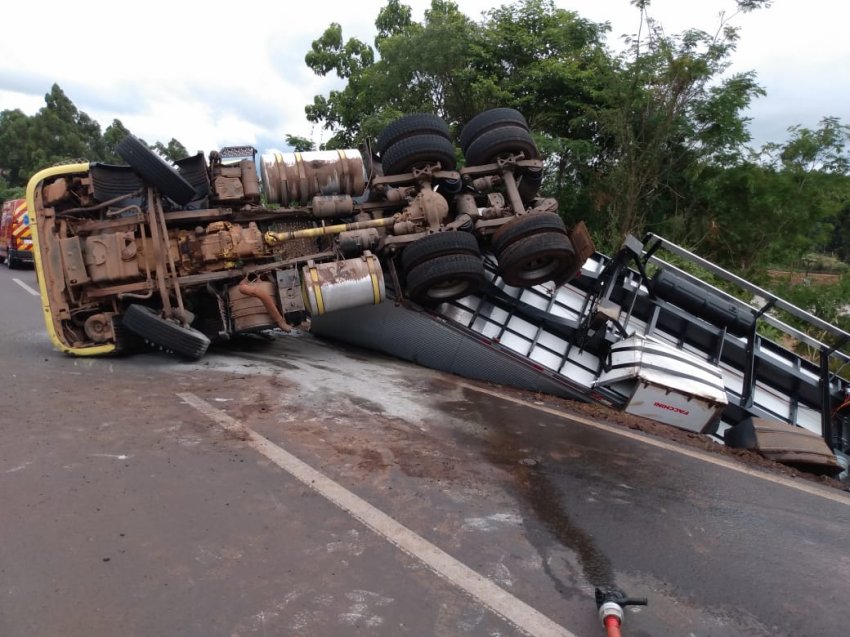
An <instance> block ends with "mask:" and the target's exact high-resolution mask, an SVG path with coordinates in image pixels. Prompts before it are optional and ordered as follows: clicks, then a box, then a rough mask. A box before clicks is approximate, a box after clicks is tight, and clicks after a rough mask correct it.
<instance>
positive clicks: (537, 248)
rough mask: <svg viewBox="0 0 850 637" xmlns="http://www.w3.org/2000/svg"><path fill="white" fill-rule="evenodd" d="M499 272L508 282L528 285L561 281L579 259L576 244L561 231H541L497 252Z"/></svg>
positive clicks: (515, 285) (516, 285)
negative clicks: (574, 245) (577, 258)
mask: <svg viewBox="0 0 850 637" xmlns="http://www.w3.org/2000/svg"><path fill="white" fill-rule="evenodd" d="M496 258H497V259H498V261H499V274H500V275H501V277H502V279H504V281H505V283H507V284H508V285H512V286H514V287H518V288H528V287H532V286H534V285H538V284H540V283H543V282H545V281H552V280H558V279H560V278H562V277H563V276H564V275H566V274H567V272H569V271H570V270H571V269H572V267H573V265H574V263H575V260H576V255H575V250H574V249H573V244H572V243H571V242H570V239H569V237H567V235H565V234H563V233H560V232H542V233H540V234H535V235H532V236H530V237H525V238H523V239H518V240H517V241H515V242H514V243H512V244H511V245H509V246H508V247H506V248H505V249H504V250H502V251H501V252H500V253H498V254H497V255H496Z"/></svg>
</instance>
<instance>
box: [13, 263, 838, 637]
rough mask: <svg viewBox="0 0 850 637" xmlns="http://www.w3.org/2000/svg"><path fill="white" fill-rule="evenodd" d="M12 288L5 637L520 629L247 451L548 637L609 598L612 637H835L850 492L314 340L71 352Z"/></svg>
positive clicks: (582, 626) (21, 276)
mask: <svg viewBox="0 0 850 637" xmlns="http://www.w3.org/2000/svg"><path fill="white" fill-rule="evenodd" d="M13 278H17V279H18V280H19V281H21V282H22V283H25V284H28V285H30V286H34V285H35V282H34V276H33V273H32V272H31V271H13V272H8V271H7V270H5V268H3V269H0V298H2V299H3V300H2V301H1V302H0V351H2V354H1V355H0V366H1V367H0V369H2V372H0V373H2V376H0V378H2V385H0V405H2V414H3V415H2V420H0V422H2V428H0V435H2V439H0V506H2V508H0V635H3V636H4V637H5V636H7V635H9V636H17V635H63V636H68V635H71V636H73V635H81V636H82V635H86V636H97V635H116V634H120V635H227V636H241V635H255V634H256V635H295V634H297V635H351V634H362V635H398V634H408V635H516V634H523V632H522V630H521V629H520V628H519V627H518V626H517V625H516V624H515V623H511V622H510V621H506V620H505V619H504V618H503V617H501V616H499V615H498V614H497V613H496V612H494V611H493V610H492V607H491V606H488V605H487V604H486V603H481V601H480V600H479V599H477V598H475V597H472V596H470V595H469V594H468V593H467V592H465V589H464V586H463V582H462V581H458V582H453V581H448V580H447V579H445V578H443V577H440V576H438V575H437V574H435V572H434V571H433V570H432V569H431V568H429V567H427V566H425V564H424V562H423V561H422V559H420V558H419V557H418V556H417V555H416V554H411V553H410V552H405V551H403V550H399V548H398V547H397V546H396V545H395V544H393V542H391V541H388V540H387V538H386V537H383V536H382V535H380V534H379V533H376V532H374V531H373V530H372V529H371V528H369V527H367V526H364V524H362V523H361V522H360V521H358V519H356V518H355V517H353V516H352V515H351V514H350V513H349V512H347V511H345V510H343V509H341V508H339V507H338V506H336V505H335V504H333V503H332V502H330V501H328V500H327V499H326V498H324V497H323V496H321V495H319V494H318V493H317V492H316V491H315V490H314V489H312V488H311V487H310V486H309V484H305V483H304V482H302V481H299V480H298V479H296V477H294V476H293V475H292V474H290V473H288V472H287V471H285V470H283V469H281V468H280V466H278V465H276V464H275V463H274V462H273V461H271V460H270V459H269V458H268V457H266V456H263V455H262V454H260V453H258V452H257V450H256V448H255V446H252V432H253V434H256V436H263V437H265V438H266V439H268V440H269V441H271V443H274V444H275V445H278V446H279V447H280V448H282V449H285V450H286V451H287V452H289V453H291V454H293V455H294V456H295V457H297V458H298V459H300V460H301V461H303V462H304V463H306V464H307V465H309V466H310V467H311V468H313V469H315V470H317V471H319V472H321V473H322V474H323V475H324V476H327V477H328V478H330V479H331V480H333V481H334V482H335V483H336V484H338V485H341V487H343V488H344V489H345V490H347V492H350V493H352V494H355V495H357V496H359V498H362V499H363V500H365V501H366V502H368V503H369V504H371V505H372V506H374V507H376V508H377V509H379V510H380V511H381V512H383V513H385V514H386V515H388V516H389V517H390V518H392V519H393V520H395V521H397V522H399V523H401V524H402V525H404V526H405V527H406V528H407V529H409V530H410V531H412V532H413V533H414V534H415V535H416V536H417V537H419V538H421V539H422V541H423V542H425V543H428V545H431V546H435V547H438V548H439V549H441V550H442V551H444V552H445V553H446V554H447V555H448V556H449V558H451V559H453V560H456V561H457V562H459V563H461V564H463V565H465V566H466V567H468V568H470V569H472V570H473V571H475V572H476V573H478V574H480V575H482V576H483V577H484V578H486V580H488V581H489V582H492V583H494V584H496V585H497V586H499V587H500V588H501V589H503V590H504V591H507V592H508V593H510V595H511V596H512V598H514V599H516V600H519V601H521V602H522V603H524V604H527V605H528V606H530V607H532V608H533V609H535V610H536V611H538V612H539V613H541V614H542V615H544V616H545V617H547V618H549V619H550V620H551V621H552V622H554V623H555V624H556V625H559V626H561V627H563V628H564V630H565V633H564V634H569V633H572V634H575V635H580V636H584V635H588V636H592V635H602V634H604V633H603V631H602V629H601V627H600V626H599V623H598V619H597V618H596V614H595V604H594V601H593V589H594V587H595V586H603V585H616V586H619V587H621V588H623V589H625V590H626V591H627V592H628V593H630V594H631V595H634V596H645V597H648V598H649V604H650V605H649V606H648V607H647V608H642V609H634V610H629V611H627V618H626V623H625V626H624V630H623V634H624V635H625V636H627V637H628V636H635V637H637V636H642V637H645V636H649V635H654V636H666V635H685V636H689V635H693V636H694V637H706V636H709V635H711V636H726V635H728V636H738V635H741V636H744V635H746V636H757V635H787V636H804V635H819V636H827V637H828V636H832V635H834V636H836V637H837V636H839V635H844V634H846V632H847V630H846V619H845V617H844V612H843V610H841V608H842V607H841V606H840V605H838V606H836V602H835V600H843V599H848V598H850V536H848V533H847V529H848V528H850V506H848V505H850V497H849V496H847V495H846V494H841V493H840V492H836V491H834V490H829V489H826V488H823V489H822V491H823V495H821V494H819V492H818V491H817V489H816V490H815V493H814V494H812V493H809V492H806V491H803V490H800V489H797V488H795V487H794V485H793V481H790V480H787V479H784V480H780V479H775V478H774V477H772V476H769V475H767V474H765V478H764V479H762V478H755V477H753V476H750V475H746V474H743V473H740V472H736V471H731V470H729V469H728V468H726V467H724V466H721V465H719V464H717V463H716V462H714V461H713V459H712V458H711V457H710V456H709V455H706V456H705V458H704V459H703V458H694V457H692V456H691V455H685V454H684V453H679V452H677V451H675V450H670V449H666V448H661V447H658V446H653V445H650V444H647V443H646V442H644V441H642V440H636V439H634V438H633V437H625V436H623V435H618V434H617V433H612V432H610V431H607V430H601V429H598V428H594V427H592V426H588V425H586V424H582V423H580V422H576V421H574V420H571V419H570V418H568V417H563V416H559V415H555V414H552V413H550V411H549V410H543V409H542V408H541V406H540V405H536V404H534V402H532V403H529V404H518V403H517V402H516V401H515V400H513V401H509V400H505V399H503V398H502V397H500V394H505V396H507V395H508V394H509V392H508V391H506V390H502V389H500V388H495V387H492V386H486V385H481V388H482V389H481V390H479V389H477V388H476V386H475V385H473V384H471V383H466V382H462V381H460V380H459V379H456V378H453V377H450V376H448V375H445V374H441V373H438V372H433V371H431V370H427V369H423V368H419V367H416V366H414V365H409V364H406V363H402V362H399V361H395V360H391V359H387V358H385V357H382V356H377V355H373V354H372V353H369V352H364V351H362V350H356V349H353V348H348V347H338V346H335V345H333V344H330V343H327V342H323V341H319V340H318V339H315V338H313V337H311V336H310V335H301V336H292V337H281V338H278V339H275V340H271V341H268V340H263V339H251V340H243V341H240V342H239V343H234V344H231V345H230V346H229V347H227V348H219V349H217V350H215V351H214V352H213V354H212V355H211V356H209V357H207V358H206V359H204V360H203V361H201V362H199V363H183V362H179V361H175V360H172V359H169V358H166V357H163V356H159V355H155V354H144V355H139V356H135V357H132V358H109V359H97V360H80V359H71V358H68V357H65V356H63V355H60V354H58V353H56V352H54V351H53V350H52V348H51V347H50V344H49V343H48V341H47V338H46V335H45V334H44V329H43V323H42V320H41V317H40V315H39V313H38V303H39V301H38V299H37V298H36V297H33V296H31V295H29V294H28V293H27V292H26V290H25V289H24V288H23V287H22V286H21V285H20V284H19V283H15V282H14V281H12V279H13ZM10 299H14V301H11V302H10ZM178 394H180V395H192V396H196V397H197V398H198V399H199V400H201V401H203V402H204V403H205V404H207V405H209V407H210V408H211V409H213V410H216V411H217V412H220V413H222V414H225V415H227V416H229V417H230V418H232V419H233V420H234V421H235V422H238V423H239V424H240V425H244V427H245V428H246V430H245V431H246V434H245V435H237V434H234V433H233V432H232V431H227V430H224V429H222V428H221V427H219V426H218V425H217V424H216V423H215V422H214V421H213V420H212V419H211V418H210V417H209V416H208V415H205V414H204V413H201V412H199V411H198V410H197V409H194V408H193V407H192V406H191V405H190V404H187V402H186V401H185V400H183V399H181V398H180V396H178ZM494 394H495V395H494ZM789 483H790V484H789Z"/></svg>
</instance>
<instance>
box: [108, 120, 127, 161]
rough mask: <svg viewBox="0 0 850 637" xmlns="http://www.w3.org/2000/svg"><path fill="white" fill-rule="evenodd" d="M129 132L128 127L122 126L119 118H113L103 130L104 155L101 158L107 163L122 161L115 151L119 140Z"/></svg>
mask: <svg viewBox="0 0 850 637" xmlns="http://www.w3.org/2000/svg"><path fill="white" fill-rule="evenodd" d="M129 134H130V131H129V129H128V128H127V127H126V126H124V124H123V123H122V122H121V120H120V119H113V120H112V123H111V124H110V125H109V126H107V128H106V130H105V131H104V132H103V145H104V156H103V160H104V161H105V162H107V163H109V164H121V163H123V162H124V160H123V159H121V157H120V155H118V153H117V152H116V151H115V148H116V147H117V146H118V144H120V143H121V140H122V139H124V138H125V137H127V135H129Z"/></svg>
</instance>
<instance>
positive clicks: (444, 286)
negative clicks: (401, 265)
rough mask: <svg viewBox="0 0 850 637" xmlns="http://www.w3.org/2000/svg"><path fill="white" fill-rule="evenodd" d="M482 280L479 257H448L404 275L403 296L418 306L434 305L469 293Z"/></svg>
mask: <svg viewBox="0 0 850 637" xmlns="http://www.w3.org/2000/svg"><path fill="white" fill-rule="evenodd" d="M484 279H485V275H484V264H483V263H482V261H481V257H476V256H472V255H471V254H449V255H446V256H442V257H437V258H436V259H431V260H430V261H425V262H424V263H421V264H420V265H418V266H416V267H415V268H413V269H412V270H411V271H410V272H409V273H408V275H407V293H408V296H409V297H410V298H411V299H413V300H414V301H416V302H417V303H419V304H420V305H424V306H429V305H438V304H440V303H445V302H447V301H453V300H454V299H459V298H461V297H464V296H468V295H470V294H473V293H474V292H476V291H477V290H478V289H479V288H480V287H481V286H482V285H483V284H484Z"/></svg>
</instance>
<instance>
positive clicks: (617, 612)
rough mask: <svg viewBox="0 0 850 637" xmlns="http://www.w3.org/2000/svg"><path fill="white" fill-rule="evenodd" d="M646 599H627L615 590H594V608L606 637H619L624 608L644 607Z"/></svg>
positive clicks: (623, 594)
mask: <svg viewBox="0 0 850 637" xmlns="http://www.w3.org/2000/svg"><path fill="white" fill-rule="evenodd" d="M647 603H648V602H647V599H646V597H628V596H626V594H625V593H624V592H623V591H621V590H619V589H617V588H608V589H605V590H602V589H599V588H597V589H596V608H598V609H599V619H600V621H601V622H602V627H603V628H604V629H605V634H606V635H607V637H620V627H621V626H622V625H623V619H624V617H625V614H624V613H623V609H624V608H625V607H626V606H646V605H647Z"/></svg>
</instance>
